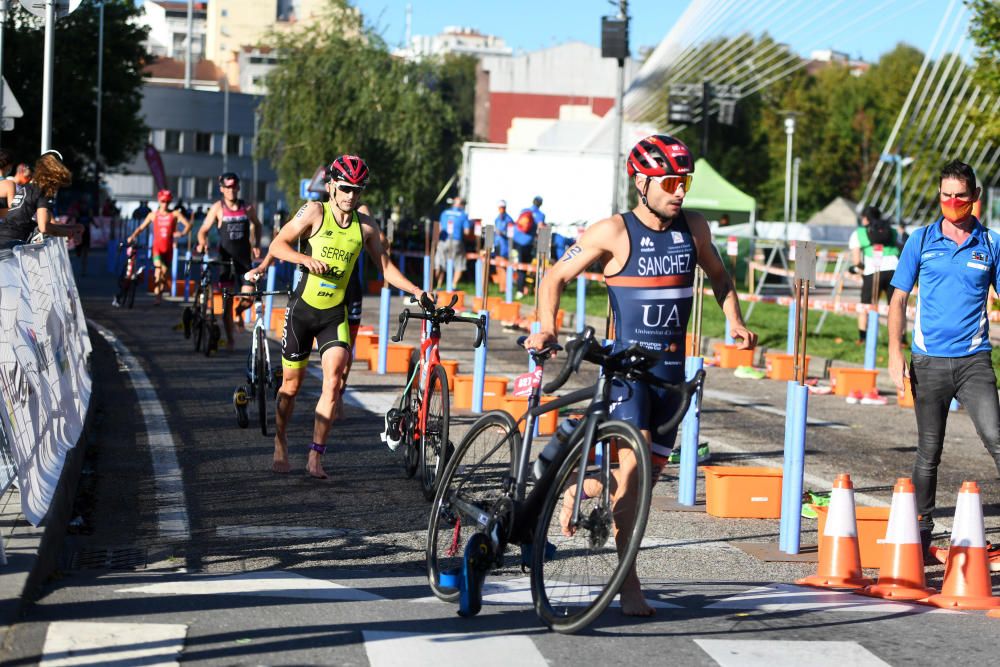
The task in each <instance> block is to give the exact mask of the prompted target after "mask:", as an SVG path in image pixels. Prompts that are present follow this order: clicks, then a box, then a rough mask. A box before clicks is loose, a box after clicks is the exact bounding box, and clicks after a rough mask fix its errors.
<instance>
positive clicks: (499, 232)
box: [493, 199, 514, 259]
mask: <svg viewBox="0 0 1000 667" xmlns="http://www.w3.org/2000/svg"><path fill="white" fill-rule="evenodd" d="M497 209H498V212H497V218H496V220H494V221H493V227H494V229H495V234H496V236H495V237H494V238H495V241H494V245H495V246H496V252H497V256H498V257H503V258H504V259H507V258H508V257H509V256H510V239H511V237H512V236H514V218H512V217H510V213H508V212H507V202H505V201H504V200H503V199H501V200H500V201H499V202H498V203H497Z"/></svg>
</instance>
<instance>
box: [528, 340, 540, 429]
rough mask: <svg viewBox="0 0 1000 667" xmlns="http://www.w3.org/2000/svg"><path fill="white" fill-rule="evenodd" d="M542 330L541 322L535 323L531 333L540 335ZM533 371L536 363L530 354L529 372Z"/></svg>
mask: <svg viewBox="0 0 1000 667" xmlns="http://www.w3.org/2000/svg"><path fill="white" fill-rule="evenodd" d="M541 330H542V323H541V322H537V321H535V322H532V323H531V333H538V332H539V331H541ZM533 370H535V362H534V360H532V358H531V355H530V354H529V355H528V371H533ZM535 421H536V422H537V420H535Z"/></svg>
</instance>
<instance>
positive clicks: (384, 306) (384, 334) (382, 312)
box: [377, 287, 390, 375]
mask: <svg viewBox="0 0 1000 667" xmlns="http://www.w3.org/2000/svg"><path fill="white" fill-rule="evenodd" d="M389 298H390V297H389V288H388V287H383V288H382V292H381V295H380V300H379V304H378V371H377V372H378V374H379V375H385V358H386V354H387V353H388V351H389Z"/></svg>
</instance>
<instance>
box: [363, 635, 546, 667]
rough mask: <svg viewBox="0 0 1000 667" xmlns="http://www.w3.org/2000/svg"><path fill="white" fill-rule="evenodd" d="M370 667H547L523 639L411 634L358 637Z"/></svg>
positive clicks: (513, 636) (542, 659)
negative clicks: (460, 666) (362, 643)
mask: <svg viewBox="0 0 1000 667" xmlns="http://www.w3.org/2000/svg"><path fill="white" fill-rule="evenodd" d="M361 634H362V635H363V636H364V640H365V652H366V653H367V654H368V662H369V663H370V664H371V667H397V665H406V666H407V667H441V665H476V667H509V666H510V665H517V666H518V667H547V666H548V662H546V660H545V658H543V657H542V654H541V653H540V652H539V651H538V649H537V648H536V647H535V643H534V642H533V641H531V639H529V638H528V637H525V636H523V635H495V636H488V635H474V634H449V635H422V634H417V633H411V632H372V631H368V630H364V631H362V633H361Z"/></svg>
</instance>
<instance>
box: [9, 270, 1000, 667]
mask: <svg viewBox="0 0 1000 667" xmlns="http://www.w3.org/2000/svg"><path fill="white" fill-rule="evenodd" d="M96 264H97V261H95V259H94V258H92V259H91V269H92V271H93V270H94V269H95V265H96ZM80 286H81V292H82V295H83V298H84V307H85V311H86V313H87V317H88V318H89V319H90V320H91V321H92V322H93V323H94V324H95V325H97V326H93V327H91V337H92V340H93V343H94V350H95V352H94V363H93V372H94V376H95V383H94V386H95V398H94V400H95V401H96V403H95V409H96V410H98V413H97V416H98V419H97V431H96V433H95V437H94V438H92V440H93V443H94V444H93V445H92V447H91V448H90V450H89V451H88V452H87V459H86V463H85V465H84V471H83V475H82V478H81V483H80V493H79V497H78V499H77V511H76V512H75V514H76V515H77V516H78V519H77V521H75V522H74V524H76V525H73V526H70V528H69V529H68V530H69V535H68V538H67V547H66V551H65V554H64V559H63V563H64V565H63V568H62V569H61V570H60V572H59V573H58V575H57V576H56V577H54V578H53V579H52V580H51V581H50V582H48V584H47V585H46V587H45V588H44V590H42V591H41V593H40V596H39V598H38V599H37V601H36V602H35V604H34V605H33V606H31V607H30V609H29V612H28V614H27V616H26V618H25V619H24V621H23V622H22V623H20V624H18V625H17V626H15V627H14V629H13V630H12V632H11V633H10V634H9V635H8V642H7V645H6V646H5V647H4V649H3V650H4V653H3V657H4V664H10V665H27V664H35V663H37V662H39V661H41V660H43V659H44V660H46V662H45V664H121V665H125V664H161V662H162V664H169V663H170V661H172V660H178V659H180V660H183V661H184V662H191V663H199V664H220V665H222V664H226V665H229V664H359V665H364V664H372V665H381V664H390V662H391V663H392V664H422V663H421V661H422V660H424V659H425V657H427V662H428V664H429V663H431V662H433V663H434V664H437V665H441V664H457V663H458V662H460V661H467V660H468V661H475V663H474V664H494V663H496V664H500V663H501V662H502V663H503V664H511V663H512V662H514V663H515V664H517V663H524V664H580V663H582V662H584V661H585V662H586V663H587V664H593V663H595V662H597V663H599V662H605V661H609V662H610V661H614V662H622V661H624V660H627V661H629V662H632V663H639V664H641V663H642V662H644V661H645V662H649V663H650V664H663V663H664V662H667V663H670V664H696V665H700V664H705V665H716V664H720V665H736V664H739V665H748V664H765V663H766V664H768V665H769V666H771V667H773V666H775V665H783V664H797V665H800V664H811V665H825V664H838V665H840V664H844V663H845V662H846V663H853V664H858V665H864V664H892V665H902V664H939V663H941V662H942V661H947V660H954V659H955V658H957V657H959V656H961V658H962V659H963V660H967V661H976V660H978V661H990V662H991V658H992V654H993V653H994V652H995V648H994V647H995V641H994V640H993V638H994V637H995V636H996V632H997V627H998V625H997V624H998V623H1000V620H998V619H989V618H987V617H985V615H984V614H983V613H982V612H969V613H957V612H932V613H928V612H929V608H927V607H919V606H915V605H907V604H902V603H895V604H894V603H886V602H880V601H872V600H868V599H866V598H860V597H858V596H853V595H850V594H842V593H822V592H818V593H815V592H813V593H810V592H808V591H805V590H804V589H801V588H796V587H792V586H789V584H791V582H792V581H793V580H794V579H795V578H797V577H801V576H804V575H806V574H811V573H812V572H813V571H814V570H815V563H809V562H763V561H760V560H758V559H757V558H755V557H753V556H751V555H748V554H747V553H746V552H744V551H743V550H742V549H740V548H738V547H736V546H734V545H733V543H734V542H742V541H755V542H763V543H774V542H776V541H777V532H778V531H777V521H771V520H753V519H739V520H737V519H730V520H723V519H717V518H713V517H709V516H708V515H706V514H705V513H704V512H700V511H693V512H692V511H685V512H681V511H672V510H671V509H669V507H670V502H669V500H670V499H671V498H674V497H676V490H677V486H676V477H675V472H676V470H675V469H668V470H667V471H666V472H665V474H664V476H663V478H662V479H661V481H660V483H659V484H658V485H657V486H656V487H655V490H654V493H655V494H656V496H657V499H658V504H657V508H656V509H654V510H653V511H652V512H651V517H650V521H649V525H648V528H647V531H646V541H645V545H646V546H645V548H644V549H643V551H642V552H641V554H640V557H639V567H640V574H641V576H642V577H643V580H644V583H645V590H646V593H647V597H648V598H649V599H650V600H651V601H653V602H654V603H655V605H656V606H657V615H656V617H655V618H654V619H652V620H635V619H629V618H624V617H622V616H621V614H620V612H619V611H618V610H617V609H615V608H612V609H609V610H608V611H607V612H605V614H604V616H603V617H602V618H601V619H599V620H598V622H596V623H595V624H594V625H593V626H592V627H591V628H590V629H589V630H588V631H586V632H584V633H582V634H580V635H577V636H574V637H565V636H560V635H556V634H554V633H550V632H547V631H545V630H544V628H543V626H542V625H541V623H540V622H539V620H538V619H537V618H536V617H535V614H534V612H533V610H532V608H531V603H530V591H529V590H528V588H527V584H526V580H525V579H524V577H523V575H522V574H521V573H520V571H519V570H518V569H517V568H515V567H513V566H510V567H508V568H505V569H503V570H502V571H500V572H498V573H497V574H496V575H495V576H493V577H491V579H490V580H489V581H490V582H491V588H489V590H488V594H487V596H486V603H487V604H486V606H485V608H484V611H483V613H482V614H480V616H478V617H477V618H475V619H471V620H468V619H461V618H459V617H458V616H457V615H456V614H455V609H454V608H453V607H451V606H449V605H446V604H444V603H440V602H437V601H434V600H429V599H428V598H429V597H430V596H431V593H430V590H429V588H428V587H427V585H426V580H425V578H424V576H423V567H424V558H423V548H424V534H425V531H426V522H427V510H428V504H427V503H426V502H425V501H424V500H423V499H422V497H421V495H420V492H419V489H418V488H417V484H416V483H415V481H413V480H406V479H405V478H404V477H403V473H402V466H401V463H400V461H399V458H398V456H397V455H396V454H394V453H392V452H389V451H388V450H387V449H386V448H385V447H384V446H383V445H382V444H381V443H380V442H379V440H378V433H379V432H380V431H381V429H382V417H381V413H380V412H379V410H380V409H382V406H384V405H385V404H386V403H387V402H388V401H391V399H392V397H393V396H394V394H395V393H396V392H398V391H399V388H400V377H401V376H398V375H388V376H378V375H376V374H374V373H370V372H368V371H366V370H364V369H363V368H361V367H360V366H359V367H357V368H355V370H354V371H353V372H352V376H351V383H350V384H351V389H352V392H351V396H350V398H349V401H348V405H347V407H346V408H345V416H344V417H345V418H344V419H343V420H342V421H340V422H338V423H337V424H336V426H335V428H334V430H333V433H332V435H331V440H330V444H331V447H330V449H329V450H328V452H329V453H328V454H327V456H326V466H327V471H328V472H330V473H331V481H330V482H328V483H323V482H318V481H315V480H312V479H310V478H309V477H307V476H306V475H304V474H303V468H304V463H305V457H306V445H307V444H308V442H309V440H310V435H311V417H312V414H311V413H312V401H313V400H314V398H315V396H316V392H317V391H318V388H319V382H318V380H316V379H314V378H311V379H310V380H309V381H308V382H307V385H306V388H305V390H304V392H303V394H302V395H300V400H299V402H298V406H297V411H296V417H295V421H294V425H293V427H292V429H291V433H290V438H291V442H292V468H293V470H292V473H291V474H289V475H275V474H273V473H271V472H270V458H271V451H272V444H271V442H270V440H269V439H267V438H264V437H262V436H261V435H260V434H259V432H258V431H256V430H254V429H253V428H250V429H247V430H241V429H239V428H238V427H237V426H236V423H235V419H234V417H233V414H232V408H231V406H230V402H229V400H230V396H231V393H232V389H233V387H234V386H235V385H236V384H238V383H239V382H240V381H241V378H242V374H243V369H244V364H245V352H246V349H247V346H248V337H247V336H245V335H244V336H242V337H240V338H239V340H238V343H237V350H238V351H237V352H235V353H225V352H223V353H220V354H218V355H217V356H214V357H212V358H208V359H206V358H205V357H203V356H200V355H195V354H194V353H193V352H192V351H191V349H190V344H189V342H188V341H185V340H184V338H183V336H182V334H181V333H180V332H179V331H177V330H175V325H177V324H178V323H179V322H180V313H181V309H180V306H179V305H178V304H175V303H166V304H164V305H162V306H159V307H154V306H153V305H152V301H151V299H150V298H149V297H147V296H145V295H143V296H141V297H140V298H139V299H138V300H137V304H136V308H135V310H132V311H123V310H118V309H113V308H111V306H110V300H111V294H112V291H113V288H112V280H111V278H110V277H108V275H107V274H104V273H103V272H101V273H95V274H92V275H91V276H88V277H84V278H81V279H80ZM397 305H398V304H397V303H395V302H394V304H393V306H394V311H395V308H396V307H397ZM706 307H709V306H706ZM377 313H378V308H377V301H374V300H370V301H367V302H366V304H365V322H366V323H371V324H374V318H375V316H377ZM100 330H104V331H106V332H108V335H107V336H105V335H102V334H101V333H99V331H100ZM471 333H472V332H471V327H468V328H467V327H452V328H449V329H446V331H445V333H444V339H443V343H442V356H443V357H445V358H455V359H458V360H459V361H460V362H461V363H462V370H463V372H471V367H472V352H471V350H470V349H468V348H469V346H470V344H471ZM515 336H516V334H515V333H513V332H510V331H505V330H504V329H502V328H501V327H496V326H494V327H493V328H492V331H491V340H490V362H489V370H490V373H502V374H508V375H514V374H516V373H519V372H522V371H523V370H525V367H526V359H525V356H524V353H523V352H521V351H520V350H519V349H518V348H517V347H516V345H515V343H514V340H515ZM408 339H409V340H410V341H411V342H412V341H414V340H416V331H413V332H411V333H410V334H408ZM272 352H273V353H275V354H276V353H277V344H276V343H275V344H273V347H272ZM553 363H559V362H558V361H556V362H553ZM143 378H145V380H144V379H143ZM592 379H593V371H588V372H586V373H582V374H581V377H579V378H576V379H575V380H574V383H575V384H572V385H568V387H567V388H572V387H574V386H583V385H584V383H585V382H587V381H588V380H592ZM707 387H708V392H707V394H706V400H705V404H704V409H703V419H702V440H707V441H708V442H709V443H710V446H711V448H712V451H713V455H714V458H713V463H718V464H722V465H730V464H732V465H757V464H762V465H776V466H778V467H780V464H781V463H780V457H781V450H782V442H783V437H784V417H783V416H782V413H783V409H784V402H785V398H784V397H785V387H784V384H783V383H776V382H770V381H767V380H760V381H753V380H740V379H737V378H735V377H733V376H732V374H731V372H730V371H724V370H719V369H712V370H710V372H709V380H708V384H707ZM154 394H155V400H152V399H151V397H152V396H154ZM366 408H367V409H366ZM157 410H162V416H160V413H158V412H157ZM809 410H810V417H811V418H812V419H813V420H815V422H816V423H813V424H812V425H811V426H810V428H809V429H808V443H807V454H806V472H807V480H806V486H807V487H811V488H814V489H826V488H828V486H829V483H830V481H831V480H832V479H833V477H834V476H835V475H836V474H837V473H839V472H849V473H850V474H851V476H852V478H853V479H854V481H855V486H856V488H857V490H858V498H859V504H875V503H888V502H889V500H890V497H891V488H892V483H893V482H894V480H895V478H896V477H899V476H907V475H908V474H909V471H910V468H911V466H912V460H913V455H914V443H915V435H916V432H915V424H914V418H913V414H912V411H909V410H905V409H902V408H899V407H897V406H895V405H889V406H884V407H876V406H870V407H869V406H858V405H854V406H852V405H847V404H846V403H845V402H844V401H843V400H842V399H838V398H835V397H832V396H813V397H811V399H810V406H809ZM473 418H474V417H472V416H470V415H463V414H457V415H455V417H454V418H453V432H454V435H453V439H454V440H456V441H457V439H458V437H460V435H461V432H462V429H463V427H467V426H468V424H469V423H471V421H472V420H473ZM949 426H950V429H949V434H948V441H947V444H946V448H945V454H944V459H943V463H942V467H941V475H940V482H939V504H940V505H941V509H940V510H939V517H940V520H939V528H942V529H944V528H946V527H947V526H949V525H950V514H951V512H952V511H953V507H954V498H955V493H956V492H957V490H958V487H959V485H960V484H961V482H962V481H963V480H965V479H977V480H979V481H980V483H981V486H982V488H983V503H984V510H985V513H986V515H987V519H986V521H987V533H988V537H989V536H991V535H992V536H995V535H996V534H997V533H998V532H1000V489H998V485H997V483H996V480H995V475H994V472H995V470H994V469H993V467H992V462H991V460H990V458H989V457H988V456H987V455H986V453H985V451H984V450H983V447H982V445H981V443H980V442H979V439H978V437H977V436H976V434H975V431H974V429H973V428H972V425H971V423H970V421H969V420H968V418H967V417H966V416H965V414H964V413H962V412H959V413H956V414H954V415H953V416H952V418H951V420H950V424H949ZM171 444H172V450H173V452H174V453H173V454H172V455H171V454H170V449H171V448H170V445H171ZM542 444H544V439H543V443H542ZM174 462H175V463H174ZM698 488H699V497H700V500H702V501H703V494H704V485H703V480H702V479H701V478H700V477H699V487H698ZM815 539H816V536H815V523H814V522H810V521H808V520H803V535H802V540H803V543H804V544H812V543H815ZM942 541H943V540H942ZM873 574H874V573H873ZM942 575H943V567H941V566H938V567H933V568H928V580H929V583H931V584H932V585H936V586H937V585H940V580H941V577H942ZM994 583H995V584H996V583H1000V578H998V577H997V576H994ZM750 591H753V592H750ZM748 592H750V593H748ZM331 603H332V604H331ZM428 656H429V657H428ZM74 659H75V660H81V661H82V662H71V660H74ZM59 660H64V661H65V662H59ZM158 661H160V662H158ZM755 661H756V662H755Z"/></svg>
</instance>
